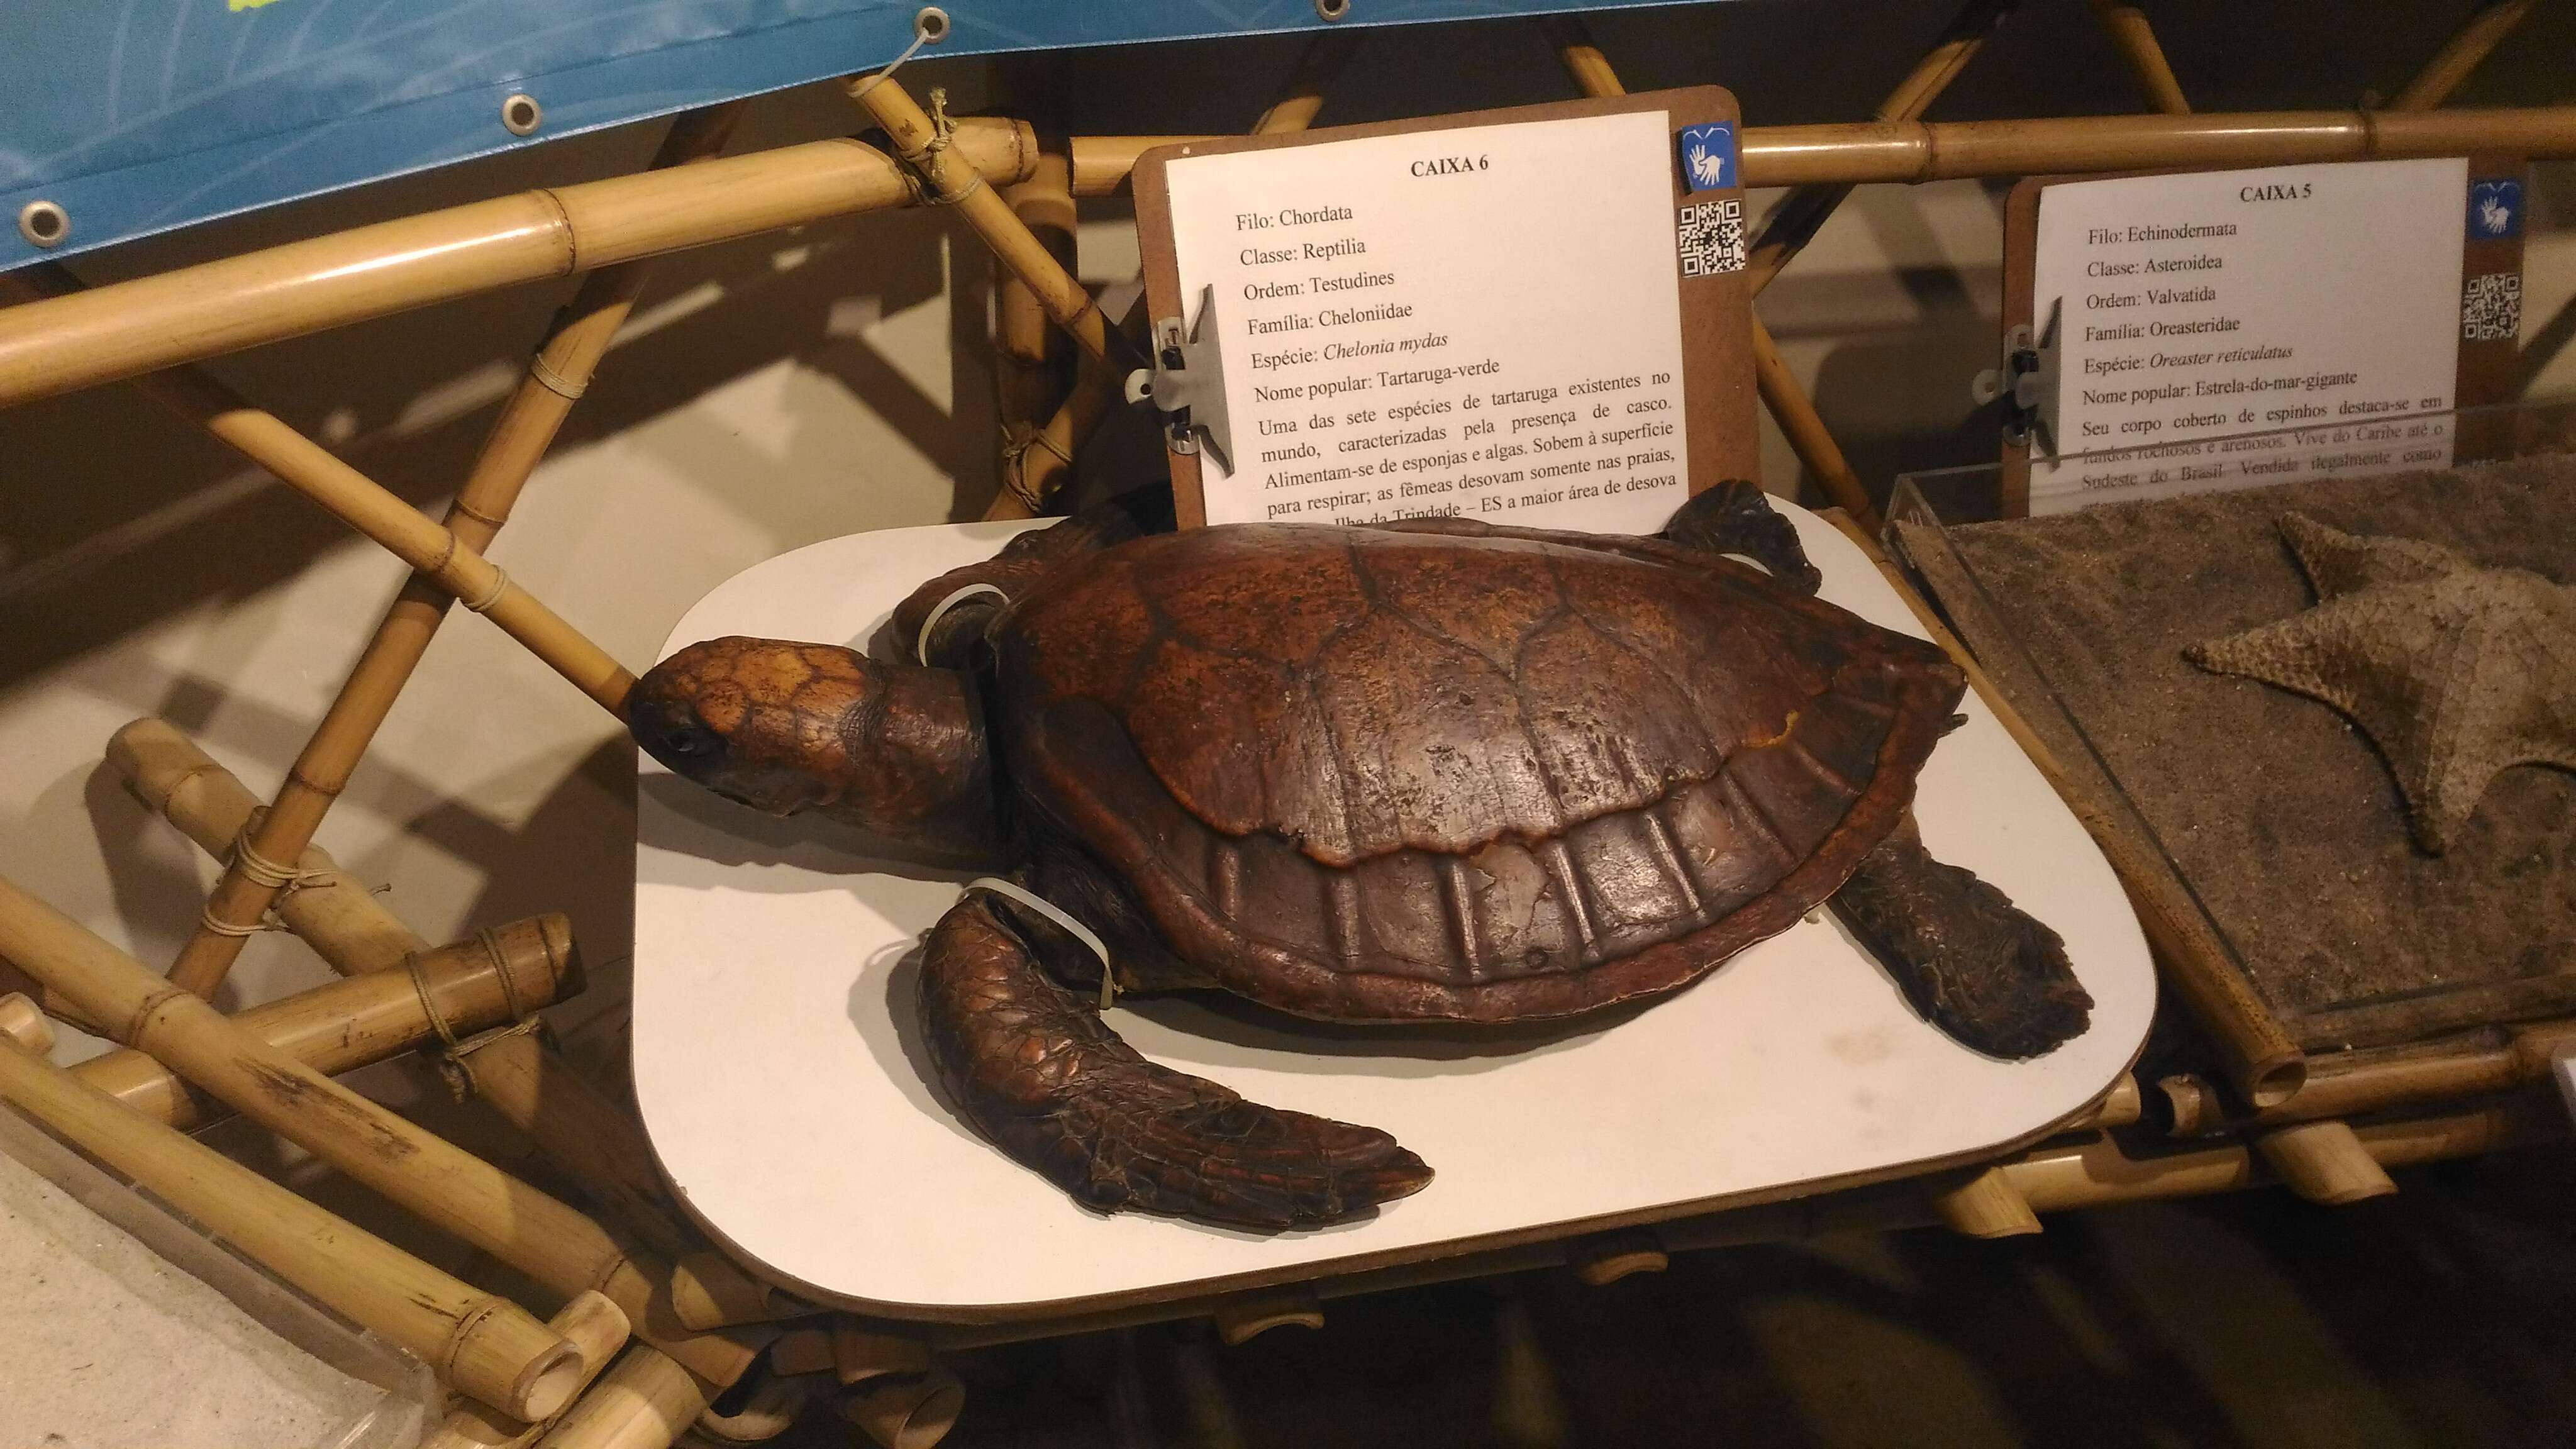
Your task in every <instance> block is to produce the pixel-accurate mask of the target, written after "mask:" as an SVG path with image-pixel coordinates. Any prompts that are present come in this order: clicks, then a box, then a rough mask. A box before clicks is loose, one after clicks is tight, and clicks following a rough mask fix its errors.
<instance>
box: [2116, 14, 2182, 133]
mask: <svg viewBox="0 0 2576 1449" xmlns="http://www.w3.org/2000/svg"><path fill="white" fill-rule="evenodd" d="M2093 18H2094V19H2096V20H2099V21H2101V22H2102V28H2103V29H2104V30H2106V31H2109V32H2110V34H2111V43H2112V44H2113V45H2114V46H2116V47H2118V48H2119V51H2120V59H2122V60H2124V61H2126V62H2128V65H2129V74H2130V75H2131V76H2132V77H2134V78H2135V79H2136V80H2137V82H2138V89H2140V90H2142V91H2144V92H2146V93H2147V104H2148V105H2150V106H2153V107H2154V108H2155V109H2156V110H2158V111H2160V112H2162V113H2164V114H2165V115H2168V116H2187V115H2190V114H2191V102H2189V101H2187V100H2184V99H2183V95H2182V83H2181V82H2180V81H2177V80H2175V79H2174V73H2173V66H2172V65H2171V64H2169V63H2167V61H2166V60H2165V50H2164V47H2163V46H2161V45H2158V44H2157V43H2156V28H2155V27H2154V26H2153V25H2150V24H2148V23H2147V13H2146V12H2145V11H2143V10H2140V9H2139V8H2138V7H2137V6H2135V5H2126V4H2122V3H2121V0H2093Z"/></svg>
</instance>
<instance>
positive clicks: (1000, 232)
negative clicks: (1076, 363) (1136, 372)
mask: <svg viewBox="0 0 2576 1449" xmlns="http://www.w3.org/2000/svg"><path fill="white" fill-rule="evenodd" d="M847 89H848V91H849V94H850V99H852V100H854V101H856V102H858V103H859V104H860V105H861V106H864V107H866V109H867V112H868V114H869V115H870V116H871V117H873V118H875V120H876V123H877V124H878V125H880V126H883V127H884V128H885V132H886V135H887V137H888V138H889V139H890V140H892V141H893V142H894V148H895V154H897V155H899V156H901V157H902V158H903V160H904V164H905V165H907V166H910V167H911V168H912V169H913V170H914V171H915V172H916V173H918V174H919V175H920V176H921V178H922V180H923V181H924V182H926V183H927V184H928V185H929V187H930V189H931V191H932V193H933V194H934V195H936V196H937V197H938V199H939V202H940V204H941V205H944V206H953V207H955V208H956V209H957V214H958V215H959V216H962V217H964V218H965V220H966V224H967V225H968V226H971V227H973V228H974V229H975V234H976V235H978V236H980V237H982V238H983V239H984V245H985V246H987V247H989V248H991V249H992V252H993V255H994V256H995V257H997V258H999V259H1000V261H1001V263H1002V265H1003V266H1005V267H1008V268H1009V269H1010V271H1011V273H1012V274H1013V275H1014V276H1017V277H1018V278H1019V279H1020V280H1021V281H1022V282H1023V283H1025V284H1026V285H1027V287H1028V289H1029V291H1030V293H1031V294H1032V295H1033V296H1035V297H1036V299H1037V302H1038V305H1039V307H1040V308H1042V309H1044V311H1045V312H1046V315H1047V320H1048V321H1050V322H1053V323H1054V324H1055V325H1056V326H1058V327H1060V328H1062V329H1063V330H1064V331H1065V332H1066V333H1067V334H1069V335H1070V336H1071V337H1072V338H1073V340H1074V342H1075V343H1076V344H1078V345H1079V346H1080V347H1081V348H1082V350H1083V351H1084V352H1087V353H1089V354H1091V356H1093V357H1095V358H1099V359H1102V360H1106V359H1107V358H1108V356H1109V319H1108V318H1106V317H1103V316H1102V315H1101V314H1100V307H1099V304H1097V303H1095V302H1093V301H1092V300H1091V293H1090V292H1089V291H1087V290H1085V289H1084V287H1083V285H1082V284H1081V283H1080V282H1077V281H1075V280H1074V279H1073V276H1072V274H1071V273H1069V272H1067V271H1066V270H1065V269H1064V266H1063V264H1062V263H1060V262H1058V261H1057V260H1056V258H1055V254H1054V253H1053V252H1051V251H1049V250H1047V246H1046V243H1044V242H1042V241H1039V240H1038V239H1037V237H1036V236H1035V235H1033V234H1032V233H1031V232H1030V231H1029V229H1028V226H1027V225H1026V224H1025V223H1023V222H1022V221H1021V220H1020V218H1019V215H1018V214H1017V213H1016V212H1014V211H1012V210H1011V205H1010V203H1009V202H1006V201H1004V200H1003V199H1002V198H1001V195H1000V194H999V193H997V192H995V191H994V190H993V188H992V187H990V186H988V185H986V184H985V180H986V178H985V175H984V173H983V171H981V170H980V169H978V168H977V166H976V165H975V163H974V162H972V161H969V160H967V159H966V158H965V157H962V156H960V155H957V154H956V153H955V152H954V151H952V150H951V149H950V147H949V138H948V126H947V123H946V121H945V119H944V118H943V119H942V120H941V122H939V123H938V124H933V123H932V121H931V119H930V117H929V116H928V115H926V114H924V113H923V111H922V109H921V107H920V106H919V105H918V104H916V103H915V102H914V101H913V99H912V94H911V93H910V92H909V91H906V90H905V89H904V88H903V84H902V82H900V81H897V80H896V79H895V78H894V75H893V73H892V72H891V71H880V72H878V73H876V74H875V75H871V76H866V77H864V78H861V79H859V80H855V81H852V82H851V83H850V84H849V86H848V87H847Z"/></svg>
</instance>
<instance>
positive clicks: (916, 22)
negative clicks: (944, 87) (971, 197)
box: [912, 0, 1348, 45]
mask: <svg viewBox="0 0 2576 1449" xmlns="http://www.w3.org/2000/svg"><path fill="white" fill-rule="evenodd" d="M1345 3H1348V0H1345ZM912 34H913V38H914V39H916V40H919V41H920V42H921V43H922V44H924V45H937V44H938V43H939V42H941V41H943V40H946V39H947V38H948V12H947V11H945V10H942V9H940V8H939V7H938V6H936V5H924V6H922V7H921V9H920V10H918V11H916V12H915V13H914V14H913V17H912Z"/></svg>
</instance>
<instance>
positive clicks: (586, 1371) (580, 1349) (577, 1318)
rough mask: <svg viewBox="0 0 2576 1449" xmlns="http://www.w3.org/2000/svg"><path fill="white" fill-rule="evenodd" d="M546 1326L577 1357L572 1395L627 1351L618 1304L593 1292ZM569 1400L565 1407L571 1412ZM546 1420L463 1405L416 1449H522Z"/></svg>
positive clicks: (623, 1317) (450, 1412) (449, 1413)
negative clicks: (578, 1370) (576, 1380)
mask: <svg viewBox="0 0 2576 1449" xmlns="http://www.w3.org/2000/svg"><path fill="white" fill-rule="evenodd" d="M546 1327H548V1328H550V1329H552V1330H554V1331H555V1332H556V1333H557V1334H560V1335H561V1336H562V1337H563V1340H564V1341H565V1342H566V1343H569V1344H571V1345H572V1346H573V1349H574V1351H575V1352H576V1353H578V1354H580V1356H581V1373H580V1382H579V1383H578V1384H576V1385H575V1386H574V1392H575V1393H579V1392H580V1391H581V1390H582V1389H586V1388H588V1387H590V1384H591V1381H592V1380H593V1379H596V1378H598V1377H599V1374H600V1371H601V1370H603V1369H605V1368H607V1367H608V1364H609V1361H610V1360H611V1359H614V1358H616V1357H617V1351H618V1350H619V1349H621V1348H624V1347H625V1346H626V1336H627V1330H628V1325H627V1322H626V1315H625V1314H623V1313H621V1312H619V1311H618V1309H617V1305H616V1304H614V1303H611V1302H609V1301H608V1299H607V1297H606V1296H605V1295H602V1294H598V1293H583V1294H581V1295H580V1296H578V1297H576V1298H574V1299H573V1300H572V1301H571V1302H570V1303H567V1304H565V1305H564V1306H563V1307H562V1309H561V1310H559V1311H558V1312H557V1313H556V1314H555V1316H554V1317H552V1318H550V1319H547V1320H546ZM571 1403H572V1400H571V1398H570V1397H569V1396H567V1397H566V1399H565V1400H564V1407H570V1406H571ZM549 1422H551V1419H539V1420H537V1421H536V1422H534V1423H530V1422H527V1421H525V1420H520V1419H514V1418H511V1417H510V1416H509V1415H507V1414H503V1413H501V1412H500V1411H498V1410H496V1409H492V1408H489V1407H487V1406H485V1405H482V1404H472V1403H464V1404H458V1405H457V1406H456V1407H454V1408H452V1409H450V1410H448V1411H447V1417H446V1418H445V1419H442V1420H440V1421H439V1423H438V1426H437V1427H436V1428H433V1429H431V1430H430V1431H429V1434H428V1436H427V1437H425V1438H423V1439H422V1440H421V1441H420V1449H527V1446H528V1445H531V1444H534V1443H535V1442H537V1436H538V1435H540V1434H543V1433H544V1432H545V1426H546V1424H547V1423H549Z"/></svg>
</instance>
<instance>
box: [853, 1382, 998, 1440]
mask: <svg viewBox="0 0 2576 1449" xmlns="http://www.w3.org/2000/svg"><path fill="white" fill-rule="evenodd" d="M965 1407H966V1386H965V1385H964V1384H962V1383H959V1382H958V1381H957V1375H955V1374H953V1373H950V1372H949V1371H948V1370H946V1369H944V1368H934V1369H932V1370H931V1371H930V1372H928V1373H926V1374H922V1375H919V1376H918V1377H906V1378H884V1379H872V1380H870V1381H869V1382H867V1383H864V1384H860V1385H858V1386H856V1387H854V1388H850V1389H845V1390H843V1391H842V1393H841V1396H840V1397H839V1398H838V1399H837V1400H835V1401H834V1402H833V1405H832V1411H833V1412H834V1413H836V1414H838V1415H840V1416H841V1417H842V1418H844V1419H847V1420H848V1421H849V1422H851V1423H853V1424H856V1425H858V1427H859V1431H860V1432H861V1433H864V1434H866V1435H867V1436H868V1437H869V1438H871V1439H874V1440H875V1441H876V1442H877V1443H878V1444H879V1445H881V1446H883V1449H932V1446H934V1445H936V1444H937V1443H938V1442H939V1441H940V1440H942V1439H945V1438H947V1437H948V1431H949V1430H950V1429H952V1428H955V1427H956V1425H957V1415H958V1414H959V1413H960V1412H961V1411H963V1410H964V1409H965Z"/></svg>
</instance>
